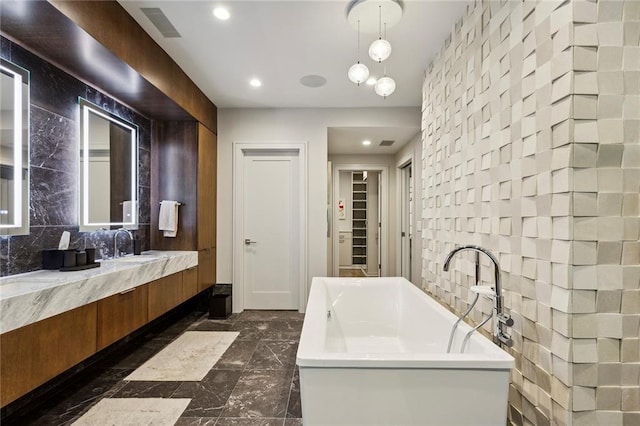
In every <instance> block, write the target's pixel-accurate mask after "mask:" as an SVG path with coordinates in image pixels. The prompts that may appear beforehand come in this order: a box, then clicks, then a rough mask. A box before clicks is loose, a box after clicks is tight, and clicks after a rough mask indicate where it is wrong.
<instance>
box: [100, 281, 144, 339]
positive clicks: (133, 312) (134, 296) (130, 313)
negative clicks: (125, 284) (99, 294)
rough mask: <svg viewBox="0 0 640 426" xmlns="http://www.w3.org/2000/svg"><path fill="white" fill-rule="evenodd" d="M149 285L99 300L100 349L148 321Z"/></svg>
mask: <svg viewBox="0 0 640 426" xmlns="http://www.w3.org/2000/svg"><path fill="white" fill-rule="evenodd" d="M148 299H149V297H148V285H142V286H139V287H134V288H132V289H130V290H126V291H123V292H122V293H119V294H114V295H113V296H110V297H107V298H105V299H102V300H99V301H98V302H97V303H98V350H100V349H102V348H105V347H107V346H109V345H110V344H111V343H113V342H116V341H117V340H120V339H121V338H123V337H124V336H126V335H128V334H129V333H131V332H132V331H135V330H137V329H138V328H140V327H142V326H143V325H145V324H146V323H147V316H148V313H147V303H148Z"/></svg>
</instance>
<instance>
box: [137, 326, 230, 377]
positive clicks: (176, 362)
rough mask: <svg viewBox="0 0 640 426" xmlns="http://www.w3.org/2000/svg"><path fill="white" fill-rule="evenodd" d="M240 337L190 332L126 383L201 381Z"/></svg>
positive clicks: (219, 333) (222, 333)
mask: <svg viewBox="0 0 640 426" xmlns="http://www.w3.org/2000/svg"><path fill="white" fill-rule="evenodd" d="M238 334H240V333H238V332H236V331H187V332H185V333H184V334H182V335H181V336H180V337H178V338H177V339H176V340H174V341H173V342H171V343H170V344H169V346H167V347H166V348H164V349H163V350H161V351H160V352H158V353H157V354H156V355H155V356H154V357H153V358H151V359H149V360H148V361H147V362H145V363H144V364H142V365H141V366H140V367H139V368H138V369H137V370H135V371H134V372H133V373H131V374H129V375H128V376H127V377H125V380H138V381H140V380H144V381H152V382H153V381H156V382H163V381H167V382H175V381H179V382H189V381H200V380H202V378H203V377H204V376H205V375H206V374H207V373H208V372H209V370H211V367H213V365H214V364H215V363H216V362H217V361H218V360H219V359H220V357H221V356H222V354H223V353H224V352H225V351H226V350H227V348H229V346H231V343H233V341H234V340H235V338H236V337H238Z"/></svg>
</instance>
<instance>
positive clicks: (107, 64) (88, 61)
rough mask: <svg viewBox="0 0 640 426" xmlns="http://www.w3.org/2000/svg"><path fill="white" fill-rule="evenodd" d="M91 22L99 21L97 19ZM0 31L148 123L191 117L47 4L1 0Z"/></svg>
mask: <svg viewBox="0 0 640 426" xmlns="http://www.w3.org/2000/svg"><path fill="white" fill-rule="evenodd" d="M74 3H75V2H74ZM78 3H85V2H78ZM90 3H95V5H94V6H92V7H96V6H97V4H98V3H111V7H114V6H116V5H117V6H118V7H119V5H118V4H117V2H90ZM124 13H126V12H124ZM96 18H97V19H98V20H99V19H101V16H96ZM0 28H1V29H2V34H3V35H4V36H6V37H7V38H9V39H11V40H12V41H14V42H15V43H17V44H19V45H21V46H23V47H24V48H26V49H27V50H30V51H31V52H34V53H35V54H36V55H38V56H41V57H42V58H44V59H46V60H47V61H49V62H51V63H53V64H55V65H56V66H58V67H59V68H61V69H63V70H64V71H66V72H67V73H69V74H71V75H73V76H74V77H76V78H78V79H79V80H81V81H83V82H85V83H86V84H88V85H90V86H93V87H96V88H98V89H99V90H101V91H103V92H105V93H108V94H109V95H110V96H112V97H114V98H116V99H118V101H120V102H122V103H124V104H126V105H128V106H129V107H131V108H132V109H134V110H136V111H138V112H139V113H141V114H142V115H144V116H146V117H148V118H152V119H157V120H193V119H194V118H193V117H194V116H193V113H191V112H188V111H186V110H185V108H184V107H182V106H180V105H179V104H178V103H176V102H175V101H174V100H172V99H171V98H170V97H169V96H168V95H167V94H166V93H164V92H163V91H161V90H160V89H159V88H158V87H157V86H156V85H154V82H153V81H152V80H156V81H155V84H160V83H161V80H160V79H159V78H155V77H154V78H153V79H149V78H148V76H146V75H145V76H142V75H140V74H139V73H138V72H137V70H135V69H134V68H133V67H132V66H130V65H129V64H127V63H126V62H124V61H123V60H122V59H121V58H119V57H118V56H116V55H115V54H114V53H113V52H111V51H110V50H109V49H107V48H106V47H105V46H103V45H102V44H100V43H99V42H98V41H96V40H95V39H94V38H93V37H91V35H89V34H88V33H87V32H86V31H84V30H83V29H81V28H80V27H78V25H76V23H74V22H73V21H72V20H71V19H69V18H68V17H67V16H65V15H64V14H63V13H61V12H60V11H59V10H58V9H56V7H54V6H53V5H52V4H51V3H49V2H46V1H14V0H2V1H1V2H0ZM112 33H113V34H114V36H118V37H122V40H123V41H122V42H123V43H128V44H130V45H132V46H135V45H136V44H137V43H136V41H135V40H134V39H130V40H126V36H125V35H124V34H121V33H119V32H118V31H112ZM87 52H91V54H90V55H88V54H87ZM147 53H148V52H146V51H143V50H140V53H139V55H140V56H141V57H142V56H145V55H146V54H147ZM122 82H127V84H123V83H122ZM210 104H211V103H210ZM211 108H213V109H214V110H215V105H213V104H211ZM208 114H210V113H208ZM210 121H211V120H210ZM211 125H214V126H215V124H214V123H209V124H208V126H211Z"/></svg>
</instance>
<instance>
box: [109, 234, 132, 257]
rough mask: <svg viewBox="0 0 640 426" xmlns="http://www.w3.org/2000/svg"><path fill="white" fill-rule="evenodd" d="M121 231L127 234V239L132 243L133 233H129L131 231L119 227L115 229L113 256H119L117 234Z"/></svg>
mask: <svg viewBox="0 0 640 426" xmlns="http://www.w3.org/2000/svg"><path fill="white" fill-rule="evenodd" d="M121 232H125V233H126V234H127V235H129V240H130V241H131V244H133V234H132V233H131V231H129V230H128V229H126V228H120V229H118V230H117V231H116V233H115V234H113V258H114V259H115V258H118V257H120V251H119V250H118V234H120V233H121Z"/></svg>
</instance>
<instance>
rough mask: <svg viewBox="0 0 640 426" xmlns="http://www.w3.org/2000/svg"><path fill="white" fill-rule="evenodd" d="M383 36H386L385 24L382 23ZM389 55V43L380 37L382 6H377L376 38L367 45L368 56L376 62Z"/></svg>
mask: <svg viewBox="0 0 640 426" xmlns="http://www.w3.org/2000/svg"><path fill="white" fill-rule="evenodd" d="M384 33H385V34H384V36H385V38H386V37H387V24H386V22H385V24H384ZM389 56H391V43H389V42H388V41H387V40H385V39H384V38H382V6H378V39H377V40H376V41H374V42H373V43H371V46H369V57H370V58H371V59H373V60H374V61H377V62H378V63H380V62H382V61H384V60H385V59H387V58H388V57H389Z"/></svg>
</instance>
